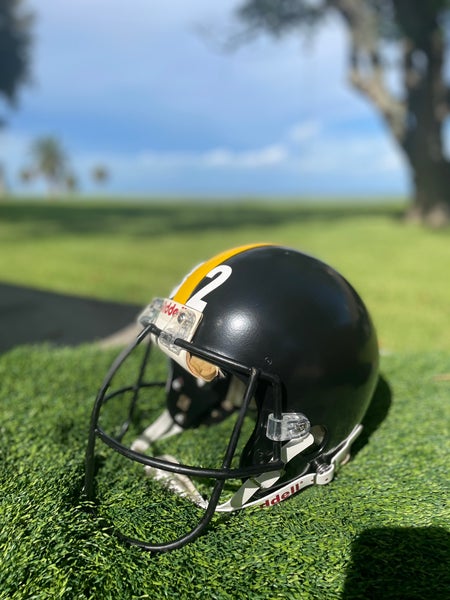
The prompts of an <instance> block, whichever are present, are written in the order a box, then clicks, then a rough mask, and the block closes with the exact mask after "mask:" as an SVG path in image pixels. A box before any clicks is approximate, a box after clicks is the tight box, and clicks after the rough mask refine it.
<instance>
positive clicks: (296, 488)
mask: <svg viewBox="0 0 450 600" xmlns="http://www.w3.org/2000/svg"><path fill="white" fill-rule="evenodd" d="M300 490H301V487H300V484H299V483H296V484H295V485H292V486H291V488H290V489H289V490H286V491H285V492H283V493H282V494H277V495H276V496H274V497H273V498H268V499H267V500H266V501H265V502H264V503H263V504H261V505H260V506H261V508H266V507H268V506H274V505H275V504H278V502H282V501H283V500H286V498H289V496H292V495H293V494H295V493H297V492H299V491H300Z"/></svg>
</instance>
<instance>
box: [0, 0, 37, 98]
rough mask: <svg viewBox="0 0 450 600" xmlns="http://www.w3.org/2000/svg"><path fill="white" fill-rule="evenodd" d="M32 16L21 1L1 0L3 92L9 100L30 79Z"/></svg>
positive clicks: (0, 88) (0, 81)
mask: <svg viewBox="0 0 450 600" xmlns="http://www.w3.org/2000/svg"><path fill="white" fill-rule="evenodd" d="M32 24H33V16H32V14H31V13H30V12H28V11H27V10H26V9H25V8H24V2H23V1H22V0H1V1H0V94H1V95H3V96H4V97H5V99H6V100H7V101H8V102H9V103H10V104H14V102H15V101H16V100H17V93H18V90H19V88H20V87H21V86H22V85H23V84H24V83H26V82H27V81H28V79H29V76H30V73H29V65H30V50H31V41H32V36H31V26H32Z"/></svg>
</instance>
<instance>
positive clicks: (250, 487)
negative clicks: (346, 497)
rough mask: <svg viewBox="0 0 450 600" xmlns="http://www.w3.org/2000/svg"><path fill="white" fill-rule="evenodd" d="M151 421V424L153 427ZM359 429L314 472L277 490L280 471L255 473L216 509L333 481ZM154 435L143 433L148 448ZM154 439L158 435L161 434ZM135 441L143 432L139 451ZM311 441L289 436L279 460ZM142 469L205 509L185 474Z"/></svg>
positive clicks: (271, 501)
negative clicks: (265, 491) (255, 474)
mask: <svg viewBox="0 0 450 600" xmlns="http://www.w3.org/2000/svg"><path fill="white" fill-rule="evenodd" d="M163 414H164V413H163ZM162 416H163V415H162ZM159 420H160V419H158V421H159ZM158 421H157V422H158ZM163 421H164V420H162V421H161V423H162V422H163ZM157 422H155V423H154V425H156V423H157ZM164 422H166V421H164ZM154 425H153V426H152V427H154ZM149 429H151V428H147V430H146V432H148V430H149ZM156 429H157V428H156ZM156 429H154V430H153V432H152V433H156ZM161 431H162V429H161ZM361 431H362V425H357V426H356V427H355V428H354V429H353V431H352V432H351V433H350V435H349V436H348V437H347V438H346V440H345V441H344V442H343V443H342V444H341V445H340V446H339V448H338V449H337V451H336V452H335V454H334V455H333V456H332V458H331V460H330V462H329V463H325V462H323V463H319V464H316V465H315V468H316V470H315V471H314V472H311V473H307V474H304V475H302V476H301V477H298V478H297V479H294V480H293V481H291V482H289V483H288V484H286V485H285V486H284V487H281V488H279V489H277V490H276V491H273V490H271V488H273V486H274V485H275V484H276V483H277V481H278V480H279V479H280V477H281V475H282V472H281V471H272V472H268V473H262V474H261V475H258V476H257V477H250V478H249V479H247V480H246V481H245V482H244V483H243V484H242V485H241V487H240V488H239V489H238V490H237V492H235V493H234V494H233V496H232V497H231V498H230V500H228V501H227V502H224V503H223V504H219V505H218V506H217V507H216V509H215V510H216V512H233V511H236V510H241V509H243V508H248V507H250V506H257V505H259V506H261V507H263V508H264V507H269V506H274V505H275V504H278V503H279V502H281V501H283V500H286V499H287V498H289V497H290V496H292V495H294V494H296V493H297V492H299V491H300V490H302V489H303V488H305V487H308V486H310V485H314V484H316V485H326V484H327V483H330V481H332V480H333V478H334V475H335V473H336V471H337V468H338V467H339V466H340V465H343V464H345V463H346V462H347V461H348V460H349V458H350V448H351V445H352V444H353V442H354V441H355V439H356V438H357V437H358V436H359V434H360V433H361ZM175 433H178V431H171V432H170V433H168V434H167V432H166V434H163V437H168V435H173V434H175ZM154 439H155V438H154ZM154 439H152V440H150V439H149V438H148V437H147V436H146V443H147V448H148V445H149V443H150V442H151V441H154ZM157 439H161V437H159V438H157ZM138 442H139V443H141V442H142V436H140V438H138V440H136V442H134V443H133V445H132V449H137V450H138V451H141V446H140V445H137V443H138ZM313 443H314V438H313V436H312V435H311V434H308V435H307V436H305V437H303V438H300V439H293V440H290V441H289V442H287V443H286V444H285V445H284V446H283V447H282V449H281V460H282V461H283V462H284V463H285V464H288V463H289V462H290V461H291V460H292V459H293V458H295V457H296V456H298V455H299V454H300V453H301V452H303V451H304V450H306V449H307V448H309V447H310V446H311V445H312V444H313ZM158 458H163V459H165V460H168V461H170V462H174V463H177V462H178V461H177V460H176V459H175V458H174V457H173V456H170V455H163V456H161V457H158ZM145 473H146V475H147V476H148V477H152V478H153V479H156V480H157V481H161V482H162V483H163V484H164V485H165V486H166V487H167V488H168V489H169V490H171V491H172V492H174V493H176V494H178V495H180V496H183V497H185V498H188V499H189V500H190V501H191V502H193V503H194V504H197V505H198V506H200V507H201V508H204V509H206V508H207V507H208V501H207V500H205V499H204V498H203V496H202V495H201V494H200V492H199V491H198V490H197V488H196V487H195V485H194V483H193V481H192V480H191V479H190V478H189V477H187V476H186V475H180V474H177V473H170V472H168V471H164V470H162V469H156V468H154V467H148V466H146V467H145ZM264 489H267V494H266V495H259V497H258V499H257V500H252V498H253V496H254V495H255V494H256V493H257V492H259V491H260V490H264ZM269 490H271V491H269Z"/></svg>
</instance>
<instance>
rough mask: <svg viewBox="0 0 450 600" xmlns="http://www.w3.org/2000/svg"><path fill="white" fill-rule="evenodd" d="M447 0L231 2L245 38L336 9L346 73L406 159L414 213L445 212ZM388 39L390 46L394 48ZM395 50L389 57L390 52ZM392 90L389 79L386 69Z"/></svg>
mask: <svg viewBox="0 0 450 600" xmlns="http://www.w3.org/2000/svg"><path fill="white" fill-rule="evenodd" d="M449 8H450V2H449V1H448V0H426V1H424V0H246V1H245V2H243V3H242V4H241V5H240V6H239V7H238V10H237V13H236V14H237V17H238V19H239V20H240V21H241V23H243V24H244V25H245V30H244V32H243V36H242V35H241V38H242V37H244V39H248V38H249V37H251V36H252V35H256V34H258V33H259V32H261V31H266V32H268V33H269V34H271V35H273V36H275V37H281V36H283V35H285V34H287V33H292V32H298V33H300V34H302V33H305V32H306V31H307V30H308V31H310V30H311V27H317V26H320V25H321V24H323V23H324V20H325V18H326V17H327V16H328V15H329V14H330V13H331V12H334V13H335V14H337V15H339V16H340V17H341V19H342V22H343V23H344V25H345V27H346V30H347V32H348V36H349V53H348V80H349V83H350V85H352V86H353V88H354V89H355V90H356V91H358V92H359V93H361V94H363V95H364V96H365V97H366V98H367V100H369V101H370V102H371V103H372V104H373V105H374V107H375V108H376V109H377V110H378V112H379V114H380V115H381V117H382V119H383V121H384V123H385V124H386V126H387V128H388V130H389V132H390V133H391V135H392V136H393V139H394V140H395V141H396V143H397V144H398V146H399V148H400V149H401V151H402V153H403V155H404V156H405V158H406V161H407V163H408V165H409V167H410V172H411V182H412V189H413V194H412V195H413V204H412V210H411V211H410V214H412V215H414V217H415V218H418V219H421V220H425V221H428V222H431V223H435V224H439V223H441V222H443V221H448V220H449V219H450V163H449V161H448V157H447V156H446V155H445V144H444V140H443V127H444V122H445V120H446V118H447V117H448V114H449V109H450V88H449V85H448V82H447V81H446V78H445V71H444V63H445V55H446V41H447V39H446V38H447V36H448V33H449V31H450V20H449V17H450V11H449ZM393 47H394V48H393ZM387 48H389V49H390V50H392V49H394V50H395V54H394V55H395V56H396V58H395V60H392V58H391V56H392V52H391V54H390V55H389V54H388V53H387V52H386V50H387ZM393 69H394V70H395V72H396V74H397V81H398V84H399V85H398V86H397V87H398V88H399V89H400V91H398V90H393V89H392V86H390V85H389V77H388V74H390V72H391V70H393Z"/></svg>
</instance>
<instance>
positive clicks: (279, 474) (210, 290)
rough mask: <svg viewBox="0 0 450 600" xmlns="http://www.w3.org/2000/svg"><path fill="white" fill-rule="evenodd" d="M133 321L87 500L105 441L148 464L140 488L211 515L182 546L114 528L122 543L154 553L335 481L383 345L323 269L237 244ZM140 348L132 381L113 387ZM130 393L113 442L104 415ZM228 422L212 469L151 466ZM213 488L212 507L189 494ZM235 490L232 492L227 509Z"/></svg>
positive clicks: (99, 402)
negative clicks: (223, 520) (174, 445)
mask: <svg viewBox="0 0 450 600" xmlns="http://www.w3.org/2000/svg"><path fill="white" fill-rule="evenodd" d="M138 320H139V323H140V324H141V326H142V330H141V331H140V333H139V334H138V335H137V337H136V339H135V340H134V341H133V342H132V343H131V344H130V345H129V346H128V347H127V348H125V349H124V350H123V351H122V353H121V354H120V355H119V356H118V358H117V359H116V361H115V362H114V363H113V365H112V367H111V368H110V370H109V372H108V374H107V376H106V378H105V380H104V382H103V385H102V386H101V388H100V390H99V393H98V395H97V398H96V401H95V404H94V408H93V412H92V418H91V424H90V434H89V442H88V447H87V453H86V473H85V492H86V495H87V497H88V498H89V499H90V500H94V499H95V498H96V490H95V488H96V487H97V486H96V478H97V477H98V473H97V461H96V459H95V456H96V453H95V444H96V441H97V440H100V441H101V442H104V443H105V444H106V446H107V447H108V449H109V450H113V451H115V452H112V453H111V452H109V454H110V455H111V456H116V453H118V454H119V455H122V456H123V457H126V458H128V459H131V461H133V462H134V463H141V464H142V465H144V470H145V472H146V474H147V475H148V478H146V477H145V476H144V474H141V475H140V476H141V477H142V480H143V481H146V480H151V481H152V485H153V486H157V487H158V489H159V491H160V492H161V484H163V485H165V486H166V487H165V488H163V489H166V488H169V489H170V490H171V491H172V492H175V493H176V494H178V495H180V496H183V497H184V498H185V500H184V501H186V502H187V501H192V502H193V503H195V504H197V505H198V506H199V507H201V508H202V509H203V511H202V514H201V517H200V520H199V522H198V523H196V525H195V526H194V527H193V528H192V529H191V530H190V531H188V532H187V533H185V534H183V535H182V536H181V537H178V538H177V539H175V540H170V541H163V542H160V541H158V542H154V541H151V542H147V541H141V540H139V539H137V538H136V537H135V536H129V535H125V534H123V533H121V532H119V531H117V532H116V533H117V535H119V537H121V538H122V539H124V540H126V541H127V542H128V543H131V544H134V545H137V546H140V547H141V548H144V549H147V550H150V551H164V550H170V549H173V548H178V547H180V546H182V545H184V544H186V543H187V542H189V541H191V540H193V539H195V538H196V537H197V536H199V535H200V534H201V533H202V532H203V531H204V529H205V528H206V527H207V526H208V524H209V523H210V521H211V519H212V518H213V516H214V514H215V513H216V512H230V511H234V510H238V509H242V508H246V507H250V506H255V505H256V506H261V507H270V506H273V505H275V504H278V503H279V502H281V501H282V500H285V499H287V498H289V497H291V496H292V495H293V494H295V493H297V492H298V491H299V490H301V489H302V488H304V487H306V486H309V485H313V484H318V485H323V484H326V483H329V482H330V481H331V480H332V479H333V477H334V475H335V472H336V470H337V468H338V467H339V465H340V464H342V463H343V462H345V461H346V460H347V459H348V458H349V453H350V447H351V445H352V443H353V441H354V440H355V439H356V437H357V436H358V434H359V433H360V431H361V429H362V426H361V420H362V418H363V416H364V413H365V412H366V409H367V407H368V405H369V403H370V400H371V397H372V394H373V391H374V388H375V385H376V381H377V373H378V345H377V338H376V333H375V329H374V326H373V324H372V321H371V318H370V316H369V313H368V311H367V309H366V307H365V305H364V303H363V302H362V300H361V298H360V297H359V296H358V294H357V293H356V291H355V290H354V289H353V287H352V286H351V285H350V284H349V283H348V282H347V281H346V280H345V279H344V278H343V277H342V276H341V275H340V274H339V273H337V272H336V271H335V270H334V269H332V268H331V267H330V266H328V265H327V264H325V263H323V262H321V261H320V260H318V259H316V258H314V257H312V256H309V255H307V254H304V253H302V252H299V251H297V250H294V249H290V248H285V247H280V246H276V245H271V244H250V245H247V246H241V247H239V248H233V249H230V250H227V251H225V252H223V253H221V254H219V255H217V256H214V257H213V258H211V259H210V260H207V261H206V262H204V263H202V264H201V265H199V266H197V267H196V268H195V269H194V270H193V271H191V272H190V273H189V274H188V275H187V276H186V277H185V279H184V280H183V281H182V282H181V284H180V285H179V286H178V287H177V288H176V289H175V290H173V291H172V293H171V294H170V295H169V296H168V297H167V298H156V299H154V300H153V301H152V302H151V303H150V304H149V305H148V306H147V308H145V310H144V311H143V312H142V314H141V315H140V316H139V319H138ZM144 342H145V343H144ZM138 346H139V347H140V349H139V353H140V355H139V365H140V366H139V367H138V374H137V377H136V381H134V382H132V383H131V384H129V385H122V386H121V387H119V388H117V389H112V388H111V384H112V380H113V378H114V377H116V374H117V373H118V372H119V370H120V371H121V373H122V375H123V371H124V370H126V364H127V362H128V360H130V359H129V357H130V355H131V354H134V353H135V352H137V347H138ZM152 347H156V348H158V349H159V350H161V351H162V353H163V354H165V355H166V357H167V359H168V360H167V364H168V375H167V377H163V378H161V379H162V380H161V381H158V380H157V378H156V380H150V379H149V378H148V375H147V371H148V370H149V369H148V368H147V366H148V364H150V363H151V362H152V360H154V358H153V357H154V354H155V353H152V354H151V353H150V350H151V348H152ZM156 354H158V353H156ZM150 356H151V357H152V358H150ZM122 366H123V368H121V367H122ZM149 368H150V367H149ZM119 379H120V377H119ZM122 379H123V377H122ZM122 383H123V382H122ZM161 386H164V392H163V394H162V395H163V401H162V402H163V403H164V404H165V405H163V406H160V407H159V408H160V410H161V409H162V412H161V414H160V416H159V417H156V418H155V419H154V421H153V422H152V423H150V424H149V425H148V426H147V427H146V428H144V429H143V430H142V427H141V428H140V429H139V430H138V434H137V435H136V436H135V437H134V439H132V440H131V442H130V443H125V441H124V437H126V434H129V429H130V426H131V424H132V423H135V421H136V420H139V418H140V417H139V415H141V414H144V413H143V412H142V411H141V412H140V411H139V409H138V406H139V403H140V402H141V398H142V397H143V395H144V396H146V395H147V394H148V395H149V396H151V395H152V394H156V390H157V389H158V387H159V388H161ZM161 389H162V388H161ZM126 393H127V394H131V399H130V403H129V406H128V405H127V406H128V408H127V416H126V418H125V419H124V421H123V423H121V424H120V427H119V429H118V431H117V433H115V434H113V433H109V432H107V431H106V427H104V426H103V424H102V420H101V414H103V412H107V410H106V407H105V405H106V404H107V403H108V404H109V402H110V401H111V399H112V398H117V397H123V398H124V397H125V394H126ZM160 395H161V394H160ZM122 404H123V403H122ZM103 408H105V410H103ZM154 409H155V406H153V410H154ZM232 415H234V416H232ZM225 421H226V422H227V423H230V426H229V438H227V439H228V442H227V446H226V448H225V449H224V451H223V454H222V456H221V460H220V463H219V464H218V466H217V465H216V466H214V467H211V466H193V465H189V464H186V463H185V462H183V461H181V462H180V461H179V460H178V459H175V458H174V457H173V456H170V455H169V456H166V455H164V454H163V455H159V456H154V451H153V448H154V446H155V444H156V445H157V446H158V444H160V442H161V440H165V439H167V438H169V437H170V436H174V435H176V434H180V433H182V432H185V431H186V430H187V429H190V428H197V434H198V435H200V434H201V432H202V431H203V432H205V431H206V430H205V429H204V428H205V427H207V428H209V427H213V426H214V425H215V424H221V425H222V424H223V423H224V422H225ZM249 422H250V426H249V425H248V423H249ZM244 424H246V426H245V427H244ZM244 430H245V431H246V434H244V433H243V431H244ZM208 431H210V430H209V429H208ZM244 435H245V436H246V437H245V439H242V437H243V436H244ZM177 439H179V438H177ZM199 453H201V450H200V451H199ZM105 460H106V459H105ZM100 468H103V467H100ZM139 473H141V471H140V470H139ZM205 480H208V481H212V482H213V484H212V491H211V493H210V494H208V497H206V498H205V495H204V494H202V493H200V492H199V490H198V485H199V483H197V484H194V481H197V482H202V481H203V482H204V481H205ZM230 481H233V482H234V488H233V489H232V491H231V492H228V495H229V497H228V498H225V499H224V490H225V492H226V491H227V482H230ZM230 494H231V495H230ZM151 506H152V505H151V504H149V509H148V513H147V514H148V519H149V520H150V521H151V520H152V515H151V513H152V509H151Z"/></svg>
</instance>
